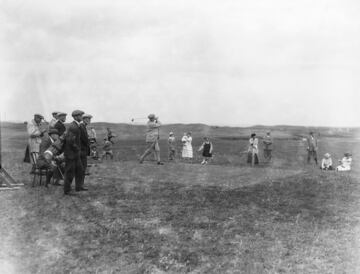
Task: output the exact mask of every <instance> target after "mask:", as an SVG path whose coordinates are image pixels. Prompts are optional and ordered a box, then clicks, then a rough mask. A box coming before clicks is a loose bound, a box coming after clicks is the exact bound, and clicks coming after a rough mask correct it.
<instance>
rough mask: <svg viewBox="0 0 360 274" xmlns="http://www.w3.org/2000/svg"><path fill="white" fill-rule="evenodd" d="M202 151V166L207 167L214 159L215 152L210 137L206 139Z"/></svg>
mask: <svg viewBox="0 0 360 274" xmlns="http://www.w3.org/2000/svg"><path fill="white" fill-rule="evenodd" d="M200 151H202V152H203V153H202V156H203V160H202V162H201V164H202V165H206V164H207V163H208V161H209V160H210V159H211V157H212V152H213V145H212V143H211V142H210V140H209V138H208V137H204V142H203V143H202V145H201V147H200V148H199V152H200Z"/></svg>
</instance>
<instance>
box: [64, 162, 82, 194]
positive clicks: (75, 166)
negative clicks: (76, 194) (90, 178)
mask: <svg viewBox="0 0 360 274" xmlns="http://www.w3.org/2000/svg"><path fill="white" fill-rule="evenodd" d="M83 176H84V169H83V166H82V163H81V159H80V158H77V159H65V179H64V193H69V192H70V190H71V183H72V181H73V179H74V177H75V189H76V190H77V189H80V188H81V180H82V178H83Z"/></svg>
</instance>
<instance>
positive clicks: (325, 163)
mask: <svg viewBox="0 0 360 274" xmlns="http://www.w3.org/2000/svg"><path fill="white" fill-rule="evenodd" d="M332 164H333V163H332V159H331V155H330V154H329V153H325V155H324V158H323V159H322V160H321V166H320V169H322V170H333V167H332Z"/></svg>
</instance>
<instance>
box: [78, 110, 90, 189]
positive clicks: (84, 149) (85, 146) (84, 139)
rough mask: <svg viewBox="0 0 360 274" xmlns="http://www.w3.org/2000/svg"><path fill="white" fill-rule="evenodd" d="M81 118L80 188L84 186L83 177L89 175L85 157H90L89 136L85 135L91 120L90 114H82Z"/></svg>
mask: <svg viewBox="0 0 360 274" xmlns="http://www.w3.org/2000/svg"><path fill="white" fill-rule="evenodd" d="M82 118H83V121H82V123H80V129H81V134H80V141H81V152H80V158H81V163H82V165H83V168H84V175H83V179H82V180H81V186H84V181H85V175H89V173H88V172H87V156H89V155H90V140H89V135H88V133H87V128H86V126H87V125H89V124H90V119H91V118H92V116H91V115H90V114H84V115H83V117H82Z"/></svg>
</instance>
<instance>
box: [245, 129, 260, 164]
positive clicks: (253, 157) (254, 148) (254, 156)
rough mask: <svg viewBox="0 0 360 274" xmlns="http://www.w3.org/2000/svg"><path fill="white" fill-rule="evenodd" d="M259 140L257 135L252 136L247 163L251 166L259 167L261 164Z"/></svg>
mask: <svg viewBox="0 0 360 274" xmlns="http://www.w3.org/2000/svg"><path fill="white" fill-rule="evenodd" d="M258 144H259V140H258V138H256V134H255V133H253V134H251V137H250V139H249V149H248V157H247V162H248V164H251V165H254V164H255V165H258V164H259V157H258V153H259V149H258Z"/></svg>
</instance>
